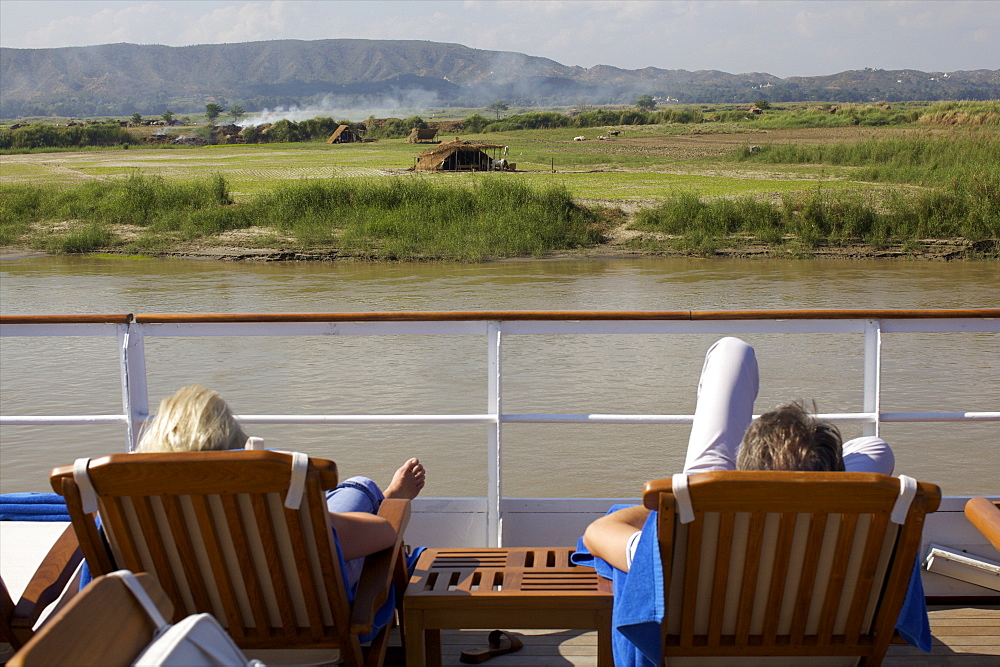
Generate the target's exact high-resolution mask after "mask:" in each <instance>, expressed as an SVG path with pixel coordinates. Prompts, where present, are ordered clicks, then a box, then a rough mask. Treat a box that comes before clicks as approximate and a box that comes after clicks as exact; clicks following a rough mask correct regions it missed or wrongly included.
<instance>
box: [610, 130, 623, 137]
mask: <svg viewBox="0 0 1000 667" xmlns="http://www.w3.org/2000/svg"><path fill="white" fill-rule="evenodd" d="M608 134H609V135H610V136H612V137H617V136H618V135H619V134H621V130H608Z"/></svg>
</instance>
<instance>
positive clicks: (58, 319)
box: [0, 313, 133, 324]
mask: <svg viewBox="0 0 1000 667" xmlns="http://www.w3.org/2000/svg"><path fill="white" fill-rule="evenodd" d="M132 318H133V315H132V314H131V313H128V314H123V315H118V314H116V315H0V324H128V323H129V322H131V321H132Z"/></svg>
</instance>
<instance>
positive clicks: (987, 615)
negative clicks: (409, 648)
mask: <svg viewBox="0 0 1000 667" xmlns="http://www.w3.org/2000/svg"><path fill="white" fill-rule="evenodd" d="M930 619H931V634H932V635H933V636H934V648H933V651H932V652H931V653H930V654H926V653H923V652H921V651H920V650H919V649H916V648H914V647H912V646H909V645H893V646H891V647H890V648H889V654H888V656H887V657H886V660H885V662H883V663H882V664H883V665H885V666H886V667H904V666H907V667H908V666H909V665H917V666H920V665H934V666H935V667H939V666H951V665H960V666H963V667H973V666H975V667H980V666H987V667H988V666H990V665H993V666H1000V605H991V606H980V607H931V608H930ZM504 629H506V628H504ZM512 632H513V633H514V634H516V635H518V636H519V637H521V639H522V640H523V641H524V648H522V649H521V650H520V651H518V652H517V653H511V654H508V655H503V656H498V657H496V658H494V659H492V660H490V661H489V662H488V663H486V664H489V665H491V666H493V667H503V666H504V665H512V666H514V665H516V666H520V667H528V666H530V667H545V666H547V665H561V666H569V665H580V666H585V665H586V666H590V665H596V664H597V657H596V656H597V633H595V632H582V631H578V630H513V631H512ZM441 634H442V637H441V642H442V644H443V646H442V649H443V658H444V659H443V664H444V665H449V666H450V665H462V664H463V663H461V662H459V659H458V658H459V654H460V653H461V652H462V651H463V650H469V649H475V648H482V647H485V646H486V645H487V640H486V635H487V634H488V632H487V631H480V630H445V631H443V632H442V633H441ZM803 664H808V662H805V661H804V662H803Z"/></svg>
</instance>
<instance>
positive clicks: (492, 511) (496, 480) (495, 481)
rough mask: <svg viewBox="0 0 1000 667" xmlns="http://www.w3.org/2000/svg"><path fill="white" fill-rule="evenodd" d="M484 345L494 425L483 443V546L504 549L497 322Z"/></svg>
mask: <svg viewBox="0 0 1000 667" xmlns="http://www.w3.org/2000/svg"><path fill="white" fill-rule="evenodd" d="M486 341H487V343H486V344H487V348H488V352H487V373H488V374H489V377H488V378H487V382H488V383H489V387H488V390H487V399H486V400H487V403H488V405H487V406H486V411H487V413H489V414H490V415H492V416H493V417H494V418H495V420H496V421H494V422H493V423H492V424H490V426H489V435H488V436H487V441H486V457H487V461H486V466H487V472H486V474H487V483H486V543H487V546H491V547H500V546H503V516H502V515H501V514H500V501H501V498H502V494H503V492H502V489H503V485H502V476H501V472H500V471H501V443H502V440H501V416H502V415H503V412H502V405H503V401H502V400H501V399H502V381H503V372H502V368H501V353H500V350H501V348H500V345H501V331H500V322H499V321H496V320H491V321H489V322H488V323H487V327H486Z"/></svg>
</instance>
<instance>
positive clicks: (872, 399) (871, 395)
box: [862, 320, 882, 436]
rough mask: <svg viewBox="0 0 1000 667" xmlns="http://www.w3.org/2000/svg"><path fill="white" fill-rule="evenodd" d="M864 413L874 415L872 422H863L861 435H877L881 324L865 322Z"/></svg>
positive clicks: (879, 414) (870, 321)
mask: <svg viewBox="0 0 1000 667" xmlns="http://www.w3.org/2000/svg"><path fill="white" fill-rule="evenodd" d="M864 411H865V412H873V413H875V421H874V422H865V425H864V427H863V428H862V435H874V436H877V435H878V434H879V427H880V426H881V414H882V324H881V323H880V322H879V321H878V320H868V321H866V322H865V397H864Z"/></svg>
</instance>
